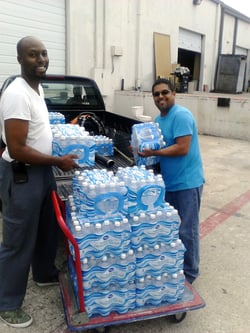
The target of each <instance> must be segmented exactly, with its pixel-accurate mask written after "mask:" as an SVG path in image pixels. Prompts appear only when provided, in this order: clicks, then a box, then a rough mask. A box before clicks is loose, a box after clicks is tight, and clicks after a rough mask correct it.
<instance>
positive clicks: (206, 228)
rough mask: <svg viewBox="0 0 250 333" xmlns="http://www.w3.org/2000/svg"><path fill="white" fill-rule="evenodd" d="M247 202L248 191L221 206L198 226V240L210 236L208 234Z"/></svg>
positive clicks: (248, 198)
mask: <svg viewBox="0 0 250 333" xmlns="http://www.w3.org/2000/svg"><path fill="white" fill-rule="evenodd" d="M249 201H250V190H249V191H247V192H245V193H243V194H241V195H240V196H239V197H238V198H236V199H234V200H232V201H231V202H229V203H228V204H226V205H225V206H223V207H222V208H221V209H220V210H219V211H218V212H216V213H214V214H212V215H210V216H209V217H208V218H207V219H206V220H205V221H204V222H202V223H201V224H200V238H201V239H202V238H204V237H205V236H207V235H208V234H210V232H212V231H213V230H214V229H215V228H217V226H218V225H220V224H221V223H223V222H225V221H226V220H227V219H228V218H229V217H231V216H232V215H233V214H235V213H236V212H237V211H238V210H239V209H240V208H242V207H243V206H244V205H245V204H247V203H248V202H249Z"/></svg>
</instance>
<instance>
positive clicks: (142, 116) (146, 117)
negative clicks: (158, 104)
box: [136, 114, 152, 122]
mask: <svg viewBox="0 0 250 333" xmlns="http://www.w3.org/2000/svg"><path fill="white" fill-rule="evenodd" d="M136 118H137V119H138V120H140V121H143V122H150V121H152V117H151V116H146V115H143V114H141V115H139V116H137V117H136Z"/></svg>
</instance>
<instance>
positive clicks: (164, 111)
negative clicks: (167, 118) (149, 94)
mask: <svg viewBox="0 0 250 333" xmlns="http://www.w3.org/2000/svg"><path fill="white" fill-rule="evenodd" d="M170 108H171V106H168V105H164V106H163V105H162V106H158V109H159V110H160V111H161V113H164V114H167V113H168V111H169V110H170Z"/></svg>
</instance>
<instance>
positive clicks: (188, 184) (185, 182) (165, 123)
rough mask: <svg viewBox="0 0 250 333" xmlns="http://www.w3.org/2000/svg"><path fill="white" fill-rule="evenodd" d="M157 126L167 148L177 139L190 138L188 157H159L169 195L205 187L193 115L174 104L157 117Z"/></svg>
mask: <svg viewBox="0 0 250 333" xmlns="http://www.w3.org/2000/svg"><path fill="white" fill-rule="evenodd" d="M155 122H156V123H158V124H159V127H160V129H161V131H162V135H163V137H164V140H165V142H166V146H167V147H168V146H171V145H173V144H175V140H176V138H178V137H181V136H186V135H191V136H192V139H191V144H190V149H189V152H188V154H187V155H184V156H176V157H160V166H161V174H162V177H163V179H164V182H165V186H166V190H167V191H169V192H173V191H180V190H186V189H191V188H196V187H199V186H201V185H202V184H204V182H205V180H204V173H203V166H202V160H201V154H200V147H199V140H198V131H197V126H196V122H195V119H194V117H193V115H192V113H191V112H190V111H189V110H188V109H187V108H185V107H183V106H180V105H177V104H175V105H174V106H173V107H172V108H171V109H170V110H169V112H168V114H167V115H166V116H164V117H162V116H161V115H158V116H157V117H156V119H155Z"/></svg>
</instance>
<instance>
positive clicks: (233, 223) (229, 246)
mask: <svg viewBox="0 0 250 333" xmlns="http://www.w3.org/2000/svg"><path fill="white" fill-rule="evenodd" d="M200 145H201V151H202V157H203V162H204V169H205V176H206V185H205V187H204V193H203V198H202V206H201V266H200V269H201V275H200V277H199V278H198V279H197V281H195V283H194V287H195V289H196V290H197V291H198V293H199V294H200V295H201V296H202V298H203V299H204V300H205V302H206V307H205V308H203V309H199V310H195V311H192V312H189V313H188V314H187V317H186V318H185V320H184V321H182V322H181V323H179V324H173V323H171V322H170V321H169V320H168V318H167V317H163V318H157V319H152V320H146V321H138V322H134V323H130V324H124V325H119V326H111V327H110V333H138V332H144V333H250V310H249V304H250V256H249V253H250V241H249V239H250V238H249V235H250V157H249V156H250V142H248V141H240V140H232V139H224V138H219V137H211V136H204V135H200ZM0 225H1V222H0ZM58 265H59V267H61V268H62V269H65V247H64V243H63V240H61V243H60V247H59V254H58ZM24 308H25V309H26V310H27V311H28V312H30V313H31V314H32V315H33V317H34V322H33V325H32V326H30V327H29V328H26V329H12V328H9V327H7V326H6V325H4V324H3V323H1V322H0V333H14V332H16V333H21V332H25V333H26V332H27V333H68V332H69V331H68V330H67V326H66V323H65V318H64V310H63V305H62V302H61V297H60V291H59V287H47V288H43V289H41V288H39V287H37V286H35V285H34V283H33V281H32V280H31V279H30V280H29V284H28V290H27V296H26V298H25V302H24Z"/></svg>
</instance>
